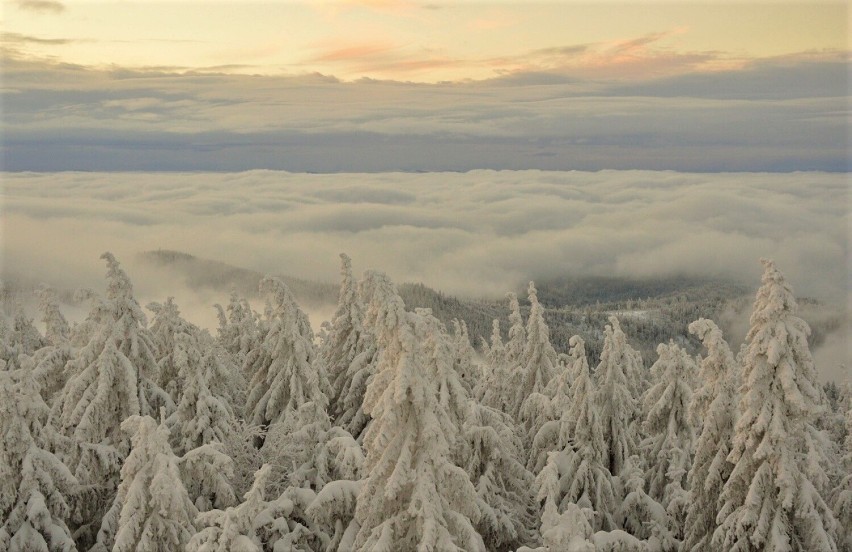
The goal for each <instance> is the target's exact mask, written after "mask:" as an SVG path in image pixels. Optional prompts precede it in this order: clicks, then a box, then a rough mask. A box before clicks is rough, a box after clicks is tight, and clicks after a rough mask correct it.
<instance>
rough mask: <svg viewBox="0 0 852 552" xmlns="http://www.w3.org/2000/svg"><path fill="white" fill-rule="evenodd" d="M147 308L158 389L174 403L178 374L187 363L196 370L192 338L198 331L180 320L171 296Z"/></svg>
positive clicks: (195, 346) (196, 353) (177, 395)
mask: <svg viewBox="0 0 852 552" xmlns="http://www.w3.org/2000/svg"><path fill="white" fill-rule="evenodd" d="M147 308H148V310H150V311H151V312H153V313H154V318H153V320H152V321H151V326H150V332H151V341H152V342H153V344H154V356H155V358H156V359H157V365H158V367H159V373H160V382H159V383H160V387H162V388H163V389H165V390H166V391H168V392H169V395H170V396H171V398H172V400H173V401H174V402H175V403H177V402H178V400H180V395H181V392H182V391H183V389H182V388H181V385H182V383H183V379H182V378H181V377H180V371H181V370H184V371H186V369H187V365H188V364H189V363H193V364H194V366H193V369H196V368H195V365H197V361H198V360H199V359H200V357H201V354H202V353H201V351H200V350H199V346H198V343H197V339H196V336H197V335H198V333H199V332H200V331H201V330H200V329H199V328H198V327H197V326H195V325H194V324H191V323H189V322H187V321H186V320H184V319H183V318H182V317H181V315H180V309H178V306H177V305H176V304H175V301H174V297H169V298H168V299H166V302H165V303H162V304H161V303H150V304H148V306H147Z"/></svg>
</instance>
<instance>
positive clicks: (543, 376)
mask: <svg viewBox="0 0 852 552" xmlns="http://www.w3.org/2000/svg"><path fill="white" fill-rule="evenodd" d="M529 301H530V305H531V307H530V316H529V319H528V320H527V329H526V336H527V341H526V345H525V346H524V355H523V361H522V362H521V366H520V371H519V372H516V374H517V379H516V380H515V382H516V384H517V387H516V389H515V393H517V395H516V397H517V398H516V403H517V404H518V406H517V412H518V417H517V418H516V419H517V421H518V423H519V425H521V426H522V427H523V431H524V444H525V448H526V449H527V450H529V449H530V447H531V445H532V442H533V440H534V439H535V436H536V434H537V433H538V430H539V429H541V427H542V426H543V425H544V424H545V423H546V422H548V421H549V420H552V419H553V418H554V417H555V414H554V412H553V411H552V410H551V404H550V397H549V396H548V392H547V386H548V384H549V383H550V380H551V379H553V377H554V376H555V375H556V374H557V370H558V367H559V363H558V360H557V357H556V351H555V350H554V349H553V346H552V345H551V344H550V329H549V328H548V327H547V323H546V322H545V321H544V307H543V306H542V305H541V303H539V302H538V293H537V291H536V289H535V285H534V284H533V282H530V285H529Z"/></svg>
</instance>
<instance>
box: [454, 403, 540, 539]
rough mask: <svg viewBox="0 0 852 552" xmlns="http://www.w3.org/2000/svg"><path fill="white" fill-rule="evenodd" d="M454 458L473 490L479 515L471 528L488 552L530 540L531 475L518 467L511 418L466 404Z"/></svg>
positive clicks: (519, 452)
mask: <svg viewBox="0 0 852 552" xmlns="http://www.w3.org/2000/svg"><path fill="white" fill-rule="evenodd" d="M456 448H457V451H458V452H457V457H458V459H459V464H460V465H461V466H462V467H463V468H465V470H466V471H467V474H468V477H469V478H470V480H471V482H472V483H473V485H474V487H475V488H476V494H477V503H478V505H479V510H480V512H481V515H480V519H479V522H478V523H477V524H476V529H477V531H478V532H479V534H480V535H482V538H483V540H484V541H485V546H486V548H487V549H488V550H490V551H493V552H500V551H505V550H514V549H515V548H517V547H518V546H519V545H520V544H523V543H528V542H532V541H533V540H534V537H533V532H532V530H531V528H532V527H533V526H534V523H533V520H534V517H533V515H532V512H533V493H532V488H533V482H534V477H533V474H531V473H530V472H529V471H528V470H527V469H526V468H525V467H524V464H523V460H522V455H523V449H522V448H521V441H520V439H519V438H518V435H517V433H516V432H515V424H514V422H513V421H512V418H511V417H510V416H509V415H508V414H506V413H504V412H501V411H499V410H497V409H494V408H491V407H489V406H485V405H482V404H479V403H477V402H475V401H470V405H469V414H468V416H467V417H466V418H465V421H464V426H463V428H462V434H461V436H460V438H459V446H458V447H456Z"/></svg>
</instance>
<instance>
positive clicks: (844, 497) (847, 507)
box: [833, 404, 852, 550]
mask: <svg viewBox="0 0 852 552" xmlns="http://www.w3.org/2000/svg"><path fill="white" fill-rule="evenodd" d="M843 445H844V446H843V457H842V458H841V465H842V470H843V473H844V474H845V475H843V477H842V478H841V480H840V484H839V485H838V486H837V488H835V489H834V492H833V495H834V514H835V516H836V517H837V521H838V524H839V527H840V534H839V535H838V537H839V539H838V543H837V544H838V549H839V550H852V404H849V406H848V407H847V410H846V440H845V441H844V443H843Z"/></svg>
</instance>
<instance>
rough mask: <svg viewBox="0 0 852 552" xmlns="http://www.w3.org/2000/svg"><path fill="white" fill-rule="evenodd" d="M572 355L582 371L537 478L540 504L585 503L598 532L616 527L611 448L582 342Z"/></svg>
mask: <svg viewBox="0 0 852 552" xmlns="http://www.w3.org/2000/svg"><path fill="white" fill-rule="evenodd" d="M573 342H574V351H573V354H572V356H575V357H576V358H577V359H578V373H577V377H576V379H575V380H574V385H573V387H572V394H573V396H572V405H571V409H570V410H568V411H565V412H563V414H562V417H561V418H560V420H559V432H558V434H557V438H556V447H557V448H556V450H555V451H553V452H550V453H548V455H547V463H546V464H545V466H544V467H543V468H542V470H541V472H540V473H539V474H538V477H537V483H538V487H539V494H538V498H539V500H542V499H546V500H551V501H553V503H554V504H555V505H556V506H557V508H559V509H560V510H564V509H565V508H566V507H567V505H568V504H569V503H574V504H579V503H584V504H587V505H588V507H590V508H591V509H592V510H593V511H594V512H595V513H596V515H595V519H594V521H593V526H594V528H595V529H597V530H601V529H604V530H610V529H614V528H616V524H615V519H614V516H615V514H616V512H617V509H618V504H617V502H616V495H617V490H616V489H615V488H614V485H613V480H612V474H611V473H610V472H609V469H608V468H607V461H608V453H609V451H608V448H607V446H606V442H605V441H604V438H603V427H602V426H601V423H600V419H599V417H598V414H597V404H596V393H595V388H594V382H593V380H592V378H591V375H590V374H589V365H588V363H584V362H582V361H579V358H580V356H581V355H582V356H585V350H584V347H583V341H582V340H580V339H577V340H574V341H573Z"/></svg>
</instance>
